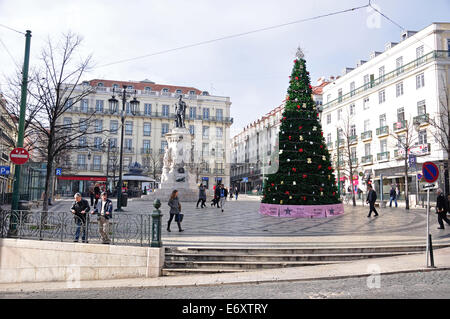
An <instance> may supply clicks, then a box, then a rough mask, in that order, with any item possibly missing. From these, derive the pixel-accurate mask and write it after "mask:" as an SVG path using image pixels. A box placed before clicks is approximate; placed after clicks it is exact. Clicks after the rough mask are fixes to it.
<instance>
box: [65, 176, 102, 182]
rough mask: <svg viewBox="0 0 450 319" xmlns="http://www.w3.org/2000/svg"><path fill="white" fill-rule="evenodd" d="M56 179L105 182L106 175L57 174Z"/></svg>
mask: <svg viewBox="0 0 450 319" xmlns="http://www.w3.org/2000/svg"><path fill="white" fill-rule="evenodd" d="M58 179H59V180H63V181H91V182H106V177H104V176H103V177H102V176H58Z"/></svg>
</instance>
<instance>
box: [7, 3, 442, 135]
mask: <svg viewBox="0 0 450 319" xmlns="http://www.w3.org/2000/svg"><path fill="white" fill-rule="evenodd" d="M367 3H368V0H342V1H334V0H315V1H301V0H278V1H268V0H245V1H242V0H239V1H238V0H227V1H223V0H192V1H182V0H164V1H163V0H158V1H156V0H145V1H144V0H128V1H116V0H78V1H67V0H59V1H56V0H53V1H50V0H39V1H36V0H34V1H33V0H0V24H1V25H5V26H8V27H11V28H13V29H16V30H19V31H22V32H24V31H25V30H31V31H32V40H31V58H30V67H32V66H33V65H37V64H38V63H39V53H40V51H41V49H42V47H43V45H44V42H45V41H46V39H48V37H50V38H51V39H55V40H57V39H58V38H59V37H60V36H61V34H63V33H64V32H68V31H72V32H75V33H77V34H79V35H81V36H82V37H83V46H82V49H81V51H80V53H79V55H80V58H81V57H85V56H87V55H89V54H92V56H93V65H92V66H93V68H92V69H91V70H90V72H89V73H87V74H86V77H85V78H84V80H89V79H94V78H100V79H111V80H132V81H141V80H144V79H150V80H152V81H154V82H156V83H159V84H170V85H180V86H192V87H195V88H198V89H200V90H202V91H203V90H205V91H209V92H210V94H212V95H219V96H228V97H230V99H231V102H232V105H231V116H232V117H233V118H234V124H233V125H232V127H231V136H234V135H235V134H237V133H238V132H239V131H240V130H241V129H242V128H243V127H244V126H246V125H247V124H249V123H251V122H253V121H254V120H257V119H258V118H260V117H261V116H263V115H264V114H266V113H267V112H269V111H270V110H272V109H273V108H275V107H277V106H278V105H280V104H281V102H282V100H283V99H284V98H285V96H286V92H287V88H288V84H289V78H288V77H289V75H290V73H291V71H292V70H291V68H292V61H293V59H294V58H295V53H296V50H297V47H298V46H300V47H302V49H303V51H304V53H305V59H306V63H307V69H308V71H309V72H310V75H311V83H312V85H314V84H315V83H316V81H317V79H318V78H319V77H321V76H325V77H327V78H329V77H330V76H331V75H334V76H336V75H341V72H342V69H343V68H344V67H354V66H355V65H356V63H357V61H358V60H360V59H363V60H368V57H369V54H370V52H372V51H383V49H384V44H385V43H386V42H390V41H392V42H398V41H399V39H400V33H401V29H400V28H399V27H398V26H396V25H394V24H393V23H391V22H389V21H388V20H386V19H385V18H383V17H381V16H380V15H378V14H377V13H375V12H374V11H373V10H371V9H370V10H369V9H368V8H363V9H359V10H354V11H352V12H348V13H343V14H339V15H335V16H330V17H325V18H321V19H316V20H313V21H307V22H303V23H296V24H291V25H287V26H283V27H279V28H275V29H271V30H266V31H263V32H257V33H252V34H249V35H245V36H240V37H236V38H232V39H226V40H222V41H216V42H213V43H209V44H205V45H199V46H195V47H191V48H187V49H183V50H177V51H173V52H169V53H165V54H160V55H154V56H149V57H146V58H141V59H136V60H133V61H131V62H126V63H117V64H113V65H110V66H103V65H104V64H108V63H111V62H116V61H121V60H124V59H129V58H134V57H139V56H143V55H149V54H151V53H154V52H159V51H163V50H169V49H173V48H178V47H181V46H186V45H190V44H194V43H198V42H203V41H208V40H212V39H217V38H221V37H226V36H229V35H234V34H239V33H243V32H247V31H252V30H257V29H261V28H266V27H270V26H275V25H280V24H285V23H288V22H292V21H298V20H301V19H306V18H310V17H315V16H319V15H324V14H327V13H331V12H335V11H341V10H345V9H350V8H354V7H359V6H363V5H366V4H367ZM372 4H373V5H374V6H376V8H378V10H380V11H381V12H383V13H384V14H386V15H387V16H389V17H390V18H391V19H393V20H394V21H395V22H397V23H398V24H400V25H401V26H402V27H404V28H406V29H408V30H415V31H418V30H421V29H423V28H425V27H426V26H428V25H430V24H431V23H432V22H450V21H449V17H450V14H449V13H450V1H448V0H432V1H423V0H376V1H372ZM0 40H1V41H0V89H1V88H2V87H4V86H5V83H6V78H7V77H9V76H12V75H13V74H14V72H15V69H16V64H17V65H19V66H20V65H22V63H23V54H24V45H25V41H24V40H25V37H24V36H23V35H22V34H19V33H17V32H14V31H11V30H9V29H6V28H4V27H0Z"/></svg>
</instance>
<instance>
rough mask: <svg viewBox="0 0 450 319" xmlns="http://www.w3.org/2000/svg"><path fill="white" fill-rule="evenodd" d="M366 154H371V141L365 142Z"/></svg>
mask: <svg viewBox="0 0 450 319" xmlns="http://www.w3.org/2000/svg"><path fill="white" fill-rule="evenodd" d="M364 155H365V156H369V155H371V150H370V143H366V144H364Z"/></svg>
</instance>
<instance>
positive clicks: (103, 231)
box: [91, 192, 113, 244]
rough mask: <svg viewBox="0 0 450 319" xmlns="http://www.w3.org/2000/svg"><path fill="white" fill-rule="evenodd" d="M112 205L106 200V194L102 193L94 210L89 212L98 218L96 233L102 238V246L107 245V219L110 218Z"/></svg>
mask: <svg viewBox="0 0 450 319" xmlns="http://www.w3.org/2000/svg"><path fill="white" fill-rule="evenodd" d="M112 211H113V205H112V202H111V201H110V200H109V199H108V193H106V192H103V193H102V194H101V200H100V201H99V202H98V203H97V205H96V206H95V209H94V210H93V211H92V212H91V213H92V214H96V215H97V216H98V231H99V233H100V236H101V237H102V244H109V243H110V240H109V237H108V234H109V219H110V218H112Z"/></svg>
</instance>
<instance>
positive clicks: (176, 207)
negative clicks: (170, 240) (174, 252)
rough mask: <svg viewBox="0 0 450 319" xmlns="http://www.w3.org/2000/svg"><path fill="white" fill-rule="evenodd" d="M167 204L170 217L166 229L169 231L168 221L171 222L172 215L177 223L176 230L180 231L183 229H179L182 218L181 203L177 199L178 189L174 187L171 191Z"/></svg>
mask: <svg viewBox="0 0 450 319" xmlns="http://www.w3.org/2000/svg"><path fill="white" fill-rule="evenodd" d="M168 205H169V207H170V211H169V214H170V218H169V222H168V224H167V231H168V232H170V223H171V222H172V220H173V217H174V216H175V221H176V222H177V225H178V230H179V231H180V232H182V231H184V229H181V221H182V220H183V214H182V213H181V204H180V200H179V199H178V191H177V190H176V189H175V190H174V191H172V194H171V195H170V199H169V203H168Z"/></svg>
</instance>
